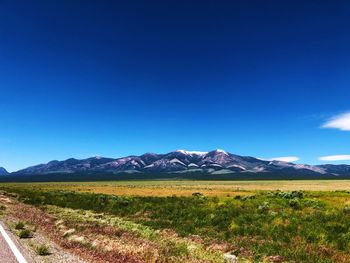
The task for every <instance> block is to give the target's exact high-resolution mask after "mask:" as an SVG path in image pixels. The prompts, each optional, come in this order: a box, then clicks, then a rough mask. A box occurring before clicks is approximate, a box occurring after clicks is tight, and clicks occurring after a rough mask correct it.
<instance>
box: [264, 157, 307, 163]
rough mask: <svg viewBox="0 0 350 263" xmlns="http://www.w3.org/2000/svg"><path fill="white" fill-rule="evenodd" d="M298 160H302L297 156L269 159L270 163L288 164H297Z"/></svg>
mask: <svg viewBox="0 0 350 263" xmlns="http://www.w3.org/2000/svg"><path fill="white" fill-rule="evenodd" d="M298 160H300V158H299V157H297V156H284V157H276V158H271V159H269V161H282V162H287V163H292V162H296V161H298Z"/></svg>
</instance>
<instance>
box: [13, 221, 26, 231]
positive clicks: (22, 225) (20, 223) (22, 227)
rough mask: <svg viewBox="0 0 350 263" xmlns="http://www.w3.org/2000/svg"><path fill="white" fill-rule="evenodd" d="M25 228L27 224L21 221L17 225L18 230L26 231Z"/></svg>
mask: <svg viewBox="0 0 350 263" xmlns="http://www.w3.org/2000/svg"><path fill="white" fill-rule="evenodd" d="M24 227H25V224H24V223H23V222H22V221H19V222H17V223H16V224H15V229H16V230H22V229H24Z"/></svg>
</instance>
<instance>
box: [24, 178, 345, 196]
mask: <svg viewBox="0 0 350 263" xmlns="http://www.w3.org/2000/svg"><path fill="white" fill-rule="evenodd" d="M21 185H23V184H21ZM26 185H28V187H35V188H40V189H44V190H68V191H78V192H89V193H102V194H112V195H138V196H171V195H176V196H189V195H192V193H195V192H200V193H203V194H205V195H208V196H232V195H238V194H240V195H244V194H250V193H252V192H256V191H265V190H267V191H271V190H282V191H293V190H304V191H336V190H347V191H350V180H300V181H113V182H69V183H63V182H62V183H30V184H26Z"/></svg>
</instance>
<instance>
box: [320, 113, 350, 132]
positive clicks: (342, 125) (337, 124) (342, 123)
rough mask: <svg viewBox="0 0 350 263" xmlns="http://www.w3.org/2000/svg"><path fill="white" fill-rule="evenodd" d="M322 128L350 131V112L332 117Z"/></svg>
mask: <svg viewBox="0 0 350 263" xmlns="http://www.w3.org/2000/svg"><path fill="white" fill-rule="evenodd" d="M321 128H330V129H339V130H341V131H350V112H346V113H342V114H339V115H336V116H333V117H332V118H330V119H329V120H328V121H326V123H324V124H323V125H322V126H321Z"/></svg>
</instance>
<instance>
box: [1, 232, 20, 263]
mask: <svg viewBox="0 0 350 263" xmlns="http://www.w3.org/2000/svg"><path fill="white" fill-rule="evenodd" d="M0 262H3V263H17V260H16V257H15V255H14V254H13V253H12V251H11V249H10V247H9V245H8V244H7V242H6V241H5V239H4V237H3V235H1V236H0Z"/></svg>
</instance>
